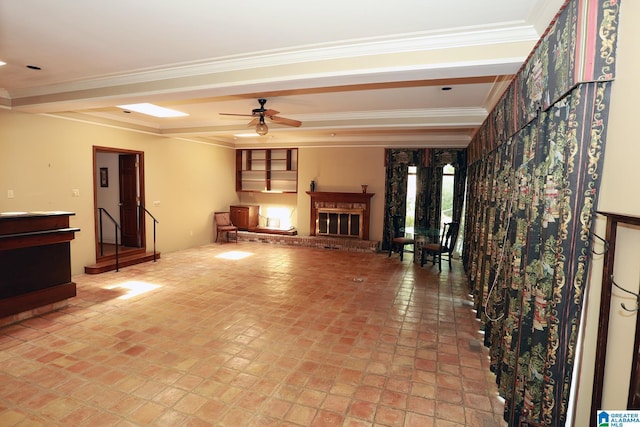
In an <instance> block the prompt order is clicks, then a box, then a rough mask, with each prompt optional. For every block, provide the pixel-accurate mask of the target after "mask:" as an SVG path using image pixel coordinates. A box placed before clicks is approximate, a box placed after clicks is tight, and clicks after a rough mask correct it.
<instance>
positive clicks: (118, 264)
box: [98, 208, 120, 271]
mask: <svg viewBox="0 0 640 427" xmlns="http://www.w3.org/2000/svg"><path fill="white" fill-rule="evenodd" d="M98 211H100V215H99V218H100V256H103V255H104V239H103V238H102V214H103V213H104V214H106V215H107V217H108V218H109V219H110V220H111V222H113V225H114V226H115V228H114V230H115V231H114V235H115V240H116V271H119V267H120V259H119V257H118V246H119V243H118V230H119V229H120V224H118V221H116V220H115V219H114V218H113V217H112V216H111V214H110V213H109V211H107V210H106V209H105V208H98Z"/></svg>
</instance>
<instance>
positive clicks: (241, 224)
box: [230, 206, 249, 230]
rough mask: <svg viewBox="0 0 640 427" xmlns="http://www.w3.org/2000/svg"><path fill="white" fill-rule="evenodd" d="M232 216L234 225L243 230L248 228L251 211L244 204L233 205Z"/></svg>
mask: <svg viewBox="0 0 640 427" xmlns="http://www.w3.org/2000/svg"><path fill="white" fill-rule="evenodd" d="M230 217H231V222H232V223H233V225H235V226H236V227H238V228H239V229H241V230H246V229H247V228H248V221H249V212H248V209H247V208H245V207H242V206H232V207H231V209H230Z"/></svg>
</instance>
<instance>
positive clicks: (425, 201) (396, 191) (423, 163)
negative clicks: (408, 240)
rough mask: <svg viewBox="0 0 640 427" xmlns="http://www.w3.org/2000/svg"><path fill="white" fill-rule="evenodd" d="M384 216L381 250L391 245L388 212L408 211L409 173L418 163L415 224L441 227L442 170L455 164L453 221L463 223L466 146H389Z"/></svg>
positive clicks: (394, 213) (396, 213) (427, 227)
mask: <svg viewBox="0 0 640 427" xmlns="http://www.w3.org/2000/svg"><path fill="white" fill-rule="evenodd" d="M385 156H386V158H385V161H386V184H385V219H384V232H383V238H382V249H383V250H386V249H388V248H389V246H388V244H389V238H388V236H389V226H390V225H389V224H388V219H389V215H403V214H406V200H407V175H408V169H409V166H416V208H415V209H416V210H415V213H414V215H415V226H416V227H418V228H422V229H432V230H440V222H441V218H440V212H441V210H442V170H443V167H444V166H446V165H447V164H451V165H452V166H454V167H455V171H456V172H455V176H454V197H453V220H454V221H457V222H460V220H461V218H462V209H463V204H464V194H465V188H466V174H467V150H466V149H426V150H425V149H388V150H386V151H385Z"/></svg>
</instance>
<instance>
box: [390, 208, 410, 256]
mask: <svg viewBox="0 0 640 427" xmlns="http://www.w3.org/2000/svg"><path fill="white" fill-rule="evenodd" d="M404 221H405V219H404V217H403V216H399V215H395V216H390V217H389V256H391V254H392V253H393V252H398V253H399V254H400V261H402V259H403V255H404V253H405V246H407V245H413V244H415V242H416V241H415V239H413V238H410V237H406V235H405V227H404ZM406 252H409V251H406Z"/></svg>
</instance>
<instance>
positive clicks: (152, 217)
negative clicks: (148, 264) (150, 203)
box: [140, 203, 160, 262]
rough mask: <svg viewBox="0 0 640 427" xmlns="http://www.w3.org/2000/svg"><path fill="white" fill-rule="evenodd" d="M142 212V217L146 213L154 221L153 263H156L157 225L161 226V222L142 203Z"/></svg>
mask: <svg viewBox="0 0 640 427" xmlns="http://www.w3.org/2000/svg"><path fill="white" fill-rule="evenodd" d="M140 210H141V211H142V214H141V216H144V213H146V214H147V215H149V216H150V217H151V219H153V262H156V224H159V223H160V221H158V220H157V219H156V217H155V216H153V215H152V214H151V212H149V211H148V210H147V208H145V207H144V205H143V204H142V203H140Z"/></svg>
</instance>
